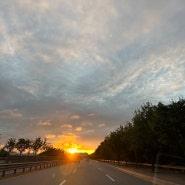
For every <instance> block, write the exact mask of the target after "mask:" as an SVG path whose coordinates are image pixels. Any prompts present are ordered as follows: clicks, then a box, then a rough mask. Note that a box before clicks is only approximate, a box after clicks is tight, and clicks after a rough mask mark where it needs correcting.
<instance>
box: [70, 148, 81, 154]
mask: <svg viewBox="0 0 185 185" xmlns="http://www.w3.org/2000/svg"><path fill="white" fill-rule="evenodd" d="M68 152H69V153H70V154H74V153H78V152H79V151H78V149H77V148H71V149H68Z"/></svg>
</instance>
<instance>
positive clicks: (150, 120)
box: [92, 98, 185, 165]
mask: <svg viewBox="0 0 185 185" xmlns="http://www.w3.org/2000/svg"><path fill="white" fill-rule="evenodd" d="M92 157H93V158H96V159H97V158H98V159H114V160H124V161H133V162H142V163H145V162H147V163H152V164H154V163H161V164H174V165H185V100H184V99H182V98H180V99H179V100H178V101H177V102H175V101H171V102H170V104H169V105H164V104H162V103H160V102H159V103H158V104H157V105H152V104H151V103H146V104H144V105H143V106H141V108H140V109H138V110H136V111H135V112H134V116H133V119H132V121H131V122H128V123H126V124H125V125H124V126H120V127H119V128H118V129H117V130H116V131H114V132H111V133H110V134H109V135H108V136H107V137H106V138H105V139H104V141H103V142H101V144H100V145H99V146H98V148H97V149H96V151H95V153H94V154H93V155H92Z"/></svg>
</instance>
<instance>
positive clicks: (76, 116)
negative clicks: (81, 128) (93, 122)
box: [71, 115, 80, 120]
mask: <svg viewBox="0 0 185 185" xmlns="http://www.w3.org/2000/svg"><path fill="white" fill-rule="evenodd" d="M71 119H72V120H75V119H80V116H79V115H73V116H71Z"/></svg>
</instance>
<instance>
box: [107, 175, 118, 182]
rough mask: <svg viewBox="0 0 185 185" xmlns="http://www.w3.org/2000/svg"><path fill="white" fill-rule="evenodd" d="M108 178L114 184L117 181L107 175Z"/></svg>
mask: <svg viewBox="0 0 185 185" xmlns="http://www.w3.org/2000/svg"><path fill="white" fill-rule="evenodd" d="M106 176H107V177H108V178H109V179H110V180H111V181H112V182H115V181H116V180H115V179H113V178H112V177H111V176H110V175H108V174H106Z"/></svg>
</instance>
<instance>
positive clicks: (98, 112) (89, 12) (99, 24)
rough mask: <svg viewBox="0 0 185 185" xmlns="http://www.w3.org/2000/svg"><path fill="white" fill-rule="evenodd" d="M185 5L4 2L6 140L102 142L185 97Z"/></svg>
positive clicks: (0, 49) (0, 94) (0, 50)
mask: <svg viewBox="0 0 185 185" xmlns="http://www.w3.org/2000/svg"><path fill="white" fill-rule="evenodd" d="M184 5H185V3H184V1H183V0H177V1H175V2H174V1H173V0H170V1H168V3H166V1H164V0H162V1H161V0H160V1H158V0H157V1H152V0H151V1H148V0H140V1H139V2H138V1H137V2H136V1H135V0H129V1H128V0H119V1H116V2H113V1H107V0H106V1H104V0H102V1H98V0H96V1H93V2H90V1H89V2H87V1H85V0H78V1H64V0H60V1H59V0H54V1H52V2H50V1H46V0H39V1H32V0H18V1H16V2H12V1H9V0H7V1H2V2H0V126H1V127H0V128H1V130H2V132H3V133H4V137H6V138H7V137H9V136H12V135H13V136H14V134H15V130H16V132H17V136H19V135H20V134H22V135H25V137H34V136H35V137H36V136H42V137H45V136H47V137H48V138H50V139H53V140H54V139H57V138H58V135H60V134H61V133H62V132H63V133H71V134H74V133H75V134H76V135H75V136H76V139H77V138H78V141H79V142H80V141H82V140H83V141H84V140H87V138H90V139H91V140H92V141H91V145H93V144H92V143H93V141H94V142H95V143H96V144H98V142H99V141H100V140H101V139H102V138H103V137H104V136H105V135H106V134H108V133H109V132H110V131H111V130H112V129H115V128H117V127H118V126H119V125H120V124H122V123H124V122H126V121H128V120H130V119H131V117H132V113H133V112H134V110H135V109H136V108H138V107H139V106H140V105H141V104H143V103H144V102H146V101H151V102H152V103H157V102H158V101H162V102H165V103H167V102H168V101H169V100H170V99H175V98H177V97H178V96H183V95H184V89H185V85H184V83H183V81H184V79H185V54H184V53H185V48H184V45H185V40H184V32H185V23H184V16H185V15H184V14H185V13H184V12H185V9H184V7H185V6H184ZM90 115H91V116H90ZM72 118H74V119H72ZM75 118H76V119H75ZM77 118H78V119H77ZM44 120H49V122H47V121H44ZM101 125H102V126H101ZM19 127H21V129H17V128H19ZM59 128H61V130H60V129H59ZM76 128H79V129H77V130H75V129H76ZM29 129H32V130H33V132H32V133H30V132H29ZM26 133H29V134H26ZM89 142H90V141H89ZM86 144H87V143H86ZM93 146H94V145H93Z"/></svg>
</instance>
